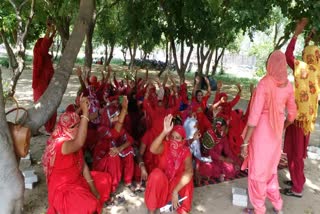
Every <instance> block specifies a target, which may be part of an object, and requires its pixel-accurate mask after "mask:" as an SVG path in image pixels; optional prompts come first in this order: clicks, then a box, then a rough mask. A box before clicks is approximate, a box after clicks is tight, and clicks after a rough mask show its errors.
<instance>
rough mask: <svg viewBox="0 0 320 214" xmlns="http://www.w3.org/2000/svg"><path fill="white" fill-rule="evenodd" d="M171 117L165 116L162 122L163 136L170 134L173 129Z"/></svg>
mask: <svg viewBox="0 0 320 214" xmlns="http://www.w3.org/2000/svg"><path fill="white" fill-rule="evenodd" d="M172 118H173V117H172V115H171V114H169V115H167V116H165V118H164V120H163V132H164V133H165V134H169V133H170V132H171V130H172V129H173V123H172Z"/></svg>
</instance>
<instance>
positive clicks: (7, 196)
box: [0, 70, 24, 214]
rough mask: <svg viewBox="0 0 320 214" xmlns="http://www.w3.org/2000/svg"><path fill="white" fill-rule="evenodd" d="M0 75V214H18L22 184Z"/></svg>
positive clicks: (21, 202)
mask: <svg viewBox="0 0 320 214" xmlns="http://www.w3.org/2000/svg"><path fill="white" fill-rule="evenodd" d="M1 73H2V72H1V70H0V107H1V108H0V172H1V173H0V198H1V200H0V213H10V214H12V213H13V214H20V213H22V209H23V194H24V182H23V176H22V174H21V172H20V171H19V168H18V163H17V160H16V158H15V155H14V151H13V145H12V139H11V135H10V131H9V128H8V125H7V120H6V116H5V111H4V98H3V88H2V84H1V82H2V78H1Z"/></svg>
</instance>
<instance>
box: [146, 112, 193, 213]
mask: <svg viewBox="0 0 320 214" xmlns="http://www.w3.org/2000/svg"><path fill="white" fill-rule="evenodd" d="M163 126H164V127H163V130H162V132H161V133H160V135H158V137H157V138H156V139H155V140H154V141H153V143H152V144H151V147H150V151H151V152H152V153H154V154H158V155H159V165H158V168H155V169H154V170H153V171H152V172H151V173H150V175H149V178H148V182H147V187H146V192H145V203H146V206H147V208H148V210H149V211H150V213H155V212H156V210H158V209H160V208H161V207H163V206H164V205H166V204H167V203H168V202H169V201H171V202H172V205H173V207H174V209H176V210H177V212H178V213H188V212H190V210H191V204H192V195H193V179H192V178H193V168H192V156H191V153H190V149H189V148H188V147H187V145H186V141H185V138H186V132H185V130H184V128H183V126H180V125H176V126H173V123H172V115H168V116H166V117H165V118H164V123H163ZM168 134H169V138H168V139H167V138H166V137H167V135H168ZM179 196H180V197H181V198H183V197H186V199H185V200H184V201H183V202H182V203H179Z"/></svg>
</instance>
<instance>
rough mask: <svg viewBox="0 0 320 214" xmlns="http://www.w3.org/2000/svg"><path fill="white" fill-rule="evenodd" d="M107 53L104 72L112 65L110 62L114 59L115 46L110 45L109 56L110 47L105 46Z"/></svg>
mask: <svg viewBox="0 0 320 214" xmlns="http://www.w3.org/2000/svg"><path fill="white" fill-rule="evenodd" d="M104 47H105V52H104V64H103V68H104V70H106V68H107V66H108V65H110V62H111V60H112V58H113V50H114V44H111V45H110V51H109V54H108V45H105V46H104Z"/></svg>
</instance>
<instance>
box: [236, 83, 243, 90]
mask: <svg viewBox="0 0 320 214" xmlns="http://www.w3.org/2000/svg"><path fill="white" fill-rule="evenodd" d="M237 88H238V92H241V90H242V87H241V85H240V83H237Z"/></svg>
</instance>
